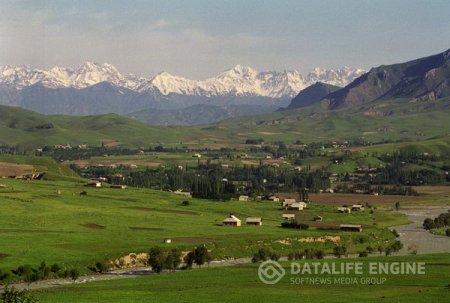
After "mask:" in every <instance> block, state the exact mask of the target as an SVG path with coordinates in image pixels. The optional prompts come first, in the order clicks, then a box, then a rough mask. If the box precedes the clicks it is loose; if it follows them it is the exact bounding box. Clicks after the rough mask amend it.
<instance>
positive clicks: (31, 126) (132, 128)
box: [0, 106, 196, 148]
mask: <svg viewBox="0 0 450 303" xmlns="http://www.w3.org/2000/svg"><path fill="white" fill-rule="evenodd" d="M195 135H196V130H195V129H192V130H190V131H189V132H186V131H185V130H183V129H182V128H176V127H156V126H151V125H148V124H145V123H142V122H138V121H134V120H131V119H128V118H125V117H121V116H119V115H116V114H107V115H101V116H85V117H71V116H45V115H41V114H37V113H34V112H30V111H28V110H24V109H20V108H16V107H8V106H0V144H7V145H18V146H19V147H22V148H26V147H29V148H30V147H42V146H44V145H54V144H83V143H87V144H90V145H97V146H98V145H100V144H102V143H104V144H106V145H121V144H123V145H127V146H135V147H139V146H149V145H151V144H157V143H158V142H162V141H163V142H179V141H181V140H183V139H189V138H191V137H193V136H195Z"/></svg>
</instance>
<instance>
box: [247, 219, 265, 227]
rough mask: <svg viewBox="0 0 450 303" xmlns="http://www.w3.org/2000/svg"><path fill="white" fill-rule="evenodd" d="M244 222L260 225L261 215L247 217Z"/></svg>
mask: <svg viewBox="0 0 450 303" xmlns="http://www.w3.org/2000/svg"><path fill="white" fill-rule="evenodd" d="M245 224H247V225H258V226H261V225H262V218H261V217H248V218H247V219H246V220H245Z"/></svg>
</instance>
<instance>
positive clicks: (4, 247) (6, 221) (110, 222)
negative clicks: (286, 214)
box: [0, 179, 407, 271]
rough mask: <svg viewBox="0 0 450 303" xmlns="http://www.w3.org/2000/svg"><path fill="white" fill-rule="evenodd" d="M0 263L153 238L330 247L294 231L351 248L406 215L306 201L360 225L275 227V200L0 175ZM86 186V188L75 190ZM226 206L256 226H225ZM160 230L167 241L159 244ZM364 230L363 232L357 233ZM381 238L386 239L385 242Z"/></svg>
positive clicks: (186, 245) (66, 256) (217, 253)
mask: <svg viewBox="0 0 450 303" xmlns="http://www.w3.org/2000/svg"><path fill="white" fill-rule="evenodd" d="M0 181H1V182H0V183H1V184H2V187H1V188H0V209H1V211H0V222H1V223H0V243H1V246H0V255H1V256H2V258H1V259H0V268H3V269H12V268H14V267H17V266H18V265H24V264H30V265H32V266H35V265H37V264H38V263H40V262H41V261H46V262H47V263H61V264H63V265H65V266H70V267H73V266H74V267H78V268H80V269H81V270H82V271H86V267H87V266H88V265H90V264H93V263H94V262H96V261H102V260H105V259H110V258H118V257H121V256H125V255H127V254H129V253H139V252H148V250H149V249H150V248H151V247H152V246H155V245H163V246H164V247H167V248H171V247H180V248H183V249H191V248H192V247H193V246H195V245H198V244H206V245H207V246H208V248H209V249H211V250H212V252H213V256H214V257H216V258H220V257H224V256H234V257H244V256H251V255H253V253H255V252H256V251H257V250H258V249H259V248H260V247H263V246H271V247H272V248H273V249H274V250H276V251H278V252H279V253H280V254H281V255H287V254H288V253H289V252H291V251H295V250H298V249H304V248H305V247H316V248H320V249H323V250H324V251H326V252H332V249H333V247H334V246H335V244H334V243H333V242H331V241H326V242H323V243H322V242H314V243H305V242H301V240H299V239H301V238H305V237H316V238H318V237H321V236H324V235H329V236H339V237H340V239H341V240H340V241H341V242H342V244H344V243H345V244H346V245H347V247H348V249H349V250H350V251H351V252H357V251H361V250H364V249H365V247H366V246H368V245H377V244H384V243H387V242H389V241H392V240H393V236H392V234H391V233H390V232H389V231H388V230H387V229H386V227H388V226H392V225H399V224H405V223H407V220H406V219H405V217H403V216H399V215H398V214H395V213H392V212H389V211H383V210H374V212H373V213H372V214H371V213H370V212H369V211H365V212H361V213H353V214H351V215H342V214H338V213H337V212H336V211H335V207H336V206H335V205H333V206H331V205H325V204H324V205H319V204H317V205H316V204H313V205H312V207H311V208H308V209H306V210H305V211H304V212H302V213H301V215H300V217H301V220H302V222H304V223H307V224H313V223H314V222H313V217H314V216H315V215H321V216H323V217H324V223H331V224H339V223H352V224H363V226H364V232H363V233H351V232H340V231H323V230H317V229H315V228H310V229H308V230H301V231H299V230H291V229H284V228H281V227H280V223H281V222H282V218H281V213H282V210H281V209H280V206H279V204H277V203H272V202H268V201H265V202H255V201H253V202H240V201H229V202H220V201H209V200H198V199H189V201H190V204H189V206H183V205H181V202H182V201H183V200H185V199H186V198H184V197H181V196H178V195H175V194H172V193H167V192H162V191H157V190H150V189H140V188H127V189H125V190H121V189H111V188H87V187H85V186H84V182H83V181H82V180H78V181H57V180H55V181H24V180H15V179H1V180H0ZM81 191H86V192H87V195H80V192H81ZM230 213H233V214H235V215H236V216H238V217H239V218H240V219H241V220H242V221H243V223H245V218H246V217H250V216H260V217H262V218H263V220H264V222H263V223H264V224H263V226H260V227H257V226H246V225H245V224H243V226H242V227H239V228H235V227H225V226H221V222H222V220H223V219H224V218H226V217H227V216H228V215H229V214H230ZM165 238H170V239H172V243H171V244H162V243H163V240H164V239H165ZM361 238H363V240H361ZM386 241H387V242H386Z"/></svg>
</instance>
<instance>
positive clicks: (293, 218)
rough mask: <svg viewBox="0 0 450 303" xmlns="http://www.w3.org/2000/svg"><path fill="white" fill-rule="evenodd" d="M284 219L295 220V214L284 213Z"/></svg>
mask: <svg viewBox="0 0 450 303" xmlns="http://www.w3.org/2000/svg"><path fill="white" fill-rule="evenodd" d="M282 217H283V219H284V220H286V221H288V220H295V214H290V213H286V214H283V215H282Z"/></svg>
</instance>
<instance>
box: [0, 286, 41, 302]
mask: <svg viewBox="0 0 450 303" xmlns="http://www.w3.org/2000/svg"><path fill="white" fill-rule="evenodd" d="M0 299H1V302H2V303H37V302H39V300H38V299H37V298H35V297H34V296H32V295H30V294H29V293H28V291H26V290H16V289H15V288H14V287H12V288H9V287H6V288H5V290H4V292H3V294H2V295H1V296H0Z"/></svg>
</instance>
